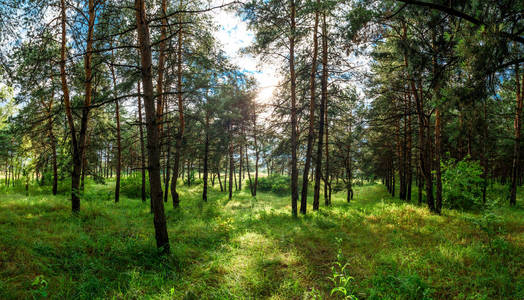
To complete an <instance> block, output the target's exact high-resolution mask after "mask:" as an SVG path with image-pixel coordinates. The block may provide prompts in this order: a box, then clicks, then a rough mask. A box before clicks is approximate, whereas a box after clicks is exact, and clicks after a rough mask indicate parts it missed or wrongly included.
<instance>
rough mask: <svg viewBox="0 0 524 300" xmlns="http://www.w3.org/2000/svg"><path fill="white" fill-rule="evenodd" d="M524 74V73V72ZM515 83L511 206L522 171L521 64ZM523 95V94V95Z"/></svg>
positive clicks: (517, 65)
mask: <svg viewBox="0 0 524 300" xmlns="http://www.w3.org/2000/svg"><path fill="white" fill-rule="evenodd" d="M523 73H524V72H523ZM515 82H516V95H517V102H516V109H515V122H514V124H513V127H514V129H515V141H514V144H513V164H512V167H511V186H510V188H511V190H510V198H509V204H510V205H512V206H514V205H516V204H517V176H518V171H519V169H520V128H521V117H522V98H523V97H524V75H523V77H522V90H521V87H520V74H519V64H518V63H517V64H516V65H515ZM521 93H522V94H521Z"/></svg>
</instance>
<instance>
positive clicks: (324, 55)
mask: <svg viewBox="0 0 524 300" xmlns="http://www.w3.org/2000/svg"><path fill="white" fill-rule="evenodd" d="M324 23H325V13H322V78H321V85H322V95H321V98H320V102H321V103H320V113H319V122H318V145H317V160H316V166H315V187H314V194H313V210H318V208H319V203H320V202H319V200H320V179H321V175H322V140H323V136H324V119H325V116H324V115H325V108H326V101H327V62H328V53H327V36H326V35H327V30H326V28H325V26H324Z"/></svg>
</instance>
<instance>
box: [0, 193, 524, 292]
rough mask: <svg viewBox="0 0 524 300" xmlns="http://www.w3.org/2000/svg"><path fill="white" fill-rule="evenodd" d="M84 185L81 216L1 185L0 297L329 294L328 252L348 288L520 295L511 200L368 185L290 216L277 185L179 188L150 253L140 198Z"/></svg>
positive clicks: (521, 264) (520, 259)
mask: <svg viewBox="0 0 524 300" xmlns="http://www.w3.org/2000/svg"><path fill="white" fill-rule="evenodd" d="M86 190H87V191H89V192H88V193H87V194H86V196H85V199H84V200H83V201H82V208H81V212H80V214H79V216H73V215H72V214H71V212H70V204H69V202H68V201H67V199H68V197H67V196H66V195H59V196H50V195H45V194H44V195H42V194H40V195H32V196H25V195H24V194H16V193H2V194H0V298H1V299H11V298H31V297H33V298H46V297H49V298H62V299H95V298H117V299H123V298H125V299H128V298H129V299H141V298H155V299H168V298H169V299H172V298H175V299H267V298H269V299H334V298H336V297H335V296H334V295H333V296H331V295H330V292H331V290H332V289H333V288H334V287H336V286H338V285H336V284H334V283H333V282H332V281H331V280H330V279H329V277H332V276H333V271H332V267H333V266H334V265H335V262H337V261H341V262H342V263H343V264H344V263H346V262H347V266H346V268H345V272H346V275H347V276H346V277H349V276H351V277H353V279H352V280H349V281H348V285H347V288H348V294H352V295H354V296H356V297H358V298H359V299H388V298H389V299H431V298H432V299H449V298H457V299H501V298H507V299H524V208H523V207H522V197H520V199H518V202H519V206H518V207H517V208H509V207H501V208H497V209H495V210H491V211H490V212H489V213H482V212H459V211H455V210H444V212H443V215H442V216H437V215H432V214H430V213H428V210H427V209H426V208H424V207H419V206H417V205H414V204H407V203H403V202H400V201H399V200H398V199H392V198H391V197H390V196H389V194H388V193H387V191H386V190H385V188H384V187H383V186H382V185H369V186H363V187H357V188H356V191H355V199H354V200H353V201H352V202H351V203H350V204H347V203H345V201H344V199H345V198H344V194H343V193H340V194H334V196H333V205H332V206H331V207H329V208H326V207H324V206H323V205H321V209H320V211H319V212H316V213H315V212H312V211H311V207H308V214H307V215H306V216H300V217H299V218H298V219H294V218H292V217H291V215H290V203H289V202H290V200H289V197H288V196H277V195H275V194H271V193H259V195H258V196H257V198H256V199H254V198H252V197H251V196H250V195H249V193H248V192H247V191H241V192H237V193H235V194H234V197H233V200H231V201H227V197H226V195H225V193H220V192H219V191H217V190H214V189H212V190H211V192H210V201H209V202H208V203H203V202H202V201H201V200H200V190H201V187H200V186H195V187H190V188H187V187H184V188H183V189H182V192H181V199H182V202H181V208H180V209H179V210H177V211H175V210H173V208H172V206H171V204H170V203H168V204H167V205H166V214H167V223H168V230H169V237H170V243H171V254H170V255H168V256H160V255H158V253H157V250H156V247H155V241H154V233H153V220H152V215H151V214H150V213H149V204H147V203H142V202H141V201H140V200H139V199H128V198H125V197H123V198H121V202H120V203H118V204H115V203H114V202H112V201H111V200H109V199H110V198H111V196H112V190H111V185H110V184H109V185H94V184H93V185H91V184H90V185H88V186H86ZM414 195H416V194H414ZM414 198H415V197H414ZM102 199H105V200H102ZM339 250H340V254H339V255H337V253H339ZM335 271H340V268H338V267H335ZM337 282H338V281H337Z"/></svg>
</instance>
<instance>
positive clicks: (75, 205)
mask: <svg viewBox="0 0 524 300" xmlns="http://www.w3.org/2000/svg"><path fill="white" fill-rule="evenodd" d="M60 7H61V10H60V19H61V27H62V34H61V35H62V40H61V47H60V78H61V82H62V93H63V101H64V107H65V112H66V117H67V122H68V126H69V130H70V132H71V143H72V148H73V149H72V150H73V151H72V152H73V166H74V167H73V173H72V175H71V203H72V210H73V212H78V211H80V198H79V194H78V193H79V190H78V187H79V177H80V172H81V165H82V161H81V159H82V155H81V154H80V153H79V147H78V141H77V138H76V130H75V123H74V120H73V113H72V108H71V101H70V95H69V87H68V83H67V74H66V69H65V67H66V59H67V58H66V44H67V37H66V23H67V19H66V9H67V8H66V4H65V0H61V1H60ZM8 186H9V184H8Z"/></svg>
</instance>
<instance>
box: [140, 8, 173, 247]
mask: <svg viewBox="0 0 524 300" xmlns="http://www.w3.org/2000/svg"><path fill="white" fill-rule="evenodd" d="M144 1H145V0H135V10H136V21H137V32H138V43H139V48H140V61H141V64H140V67H141V68H140V69H141V73H142V82H143V84H144V106H145V110H146V122H147V149H148V156H149V160H148V161H149V185H150V189H151V203H152V205H153V214H154V219H153V220H154V225H155V237H156V244H157V247H158V248H160V249H162V251H163V252H164V253H169V237H168V233H167V226H166V216H165V213H164V203H163V202H162V181H161V179H160V141H159V132H158V123H157V115H156V111H155V98H154V95H153V90H154V89H153V78H152V74H151V69H152V68H151V65H152V57H151V41H150V37H149V24H148V21H147V16H146V7H145V3H144Z"/></svg>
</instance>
